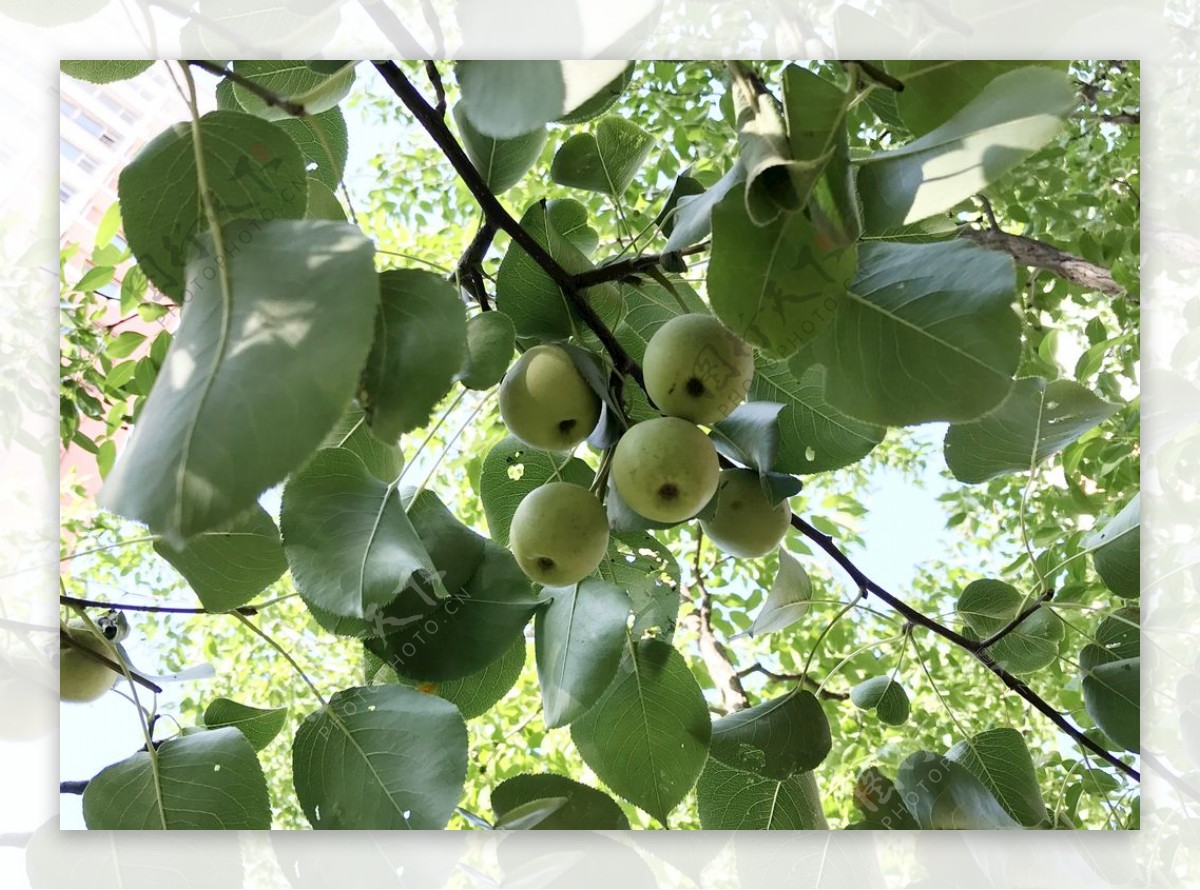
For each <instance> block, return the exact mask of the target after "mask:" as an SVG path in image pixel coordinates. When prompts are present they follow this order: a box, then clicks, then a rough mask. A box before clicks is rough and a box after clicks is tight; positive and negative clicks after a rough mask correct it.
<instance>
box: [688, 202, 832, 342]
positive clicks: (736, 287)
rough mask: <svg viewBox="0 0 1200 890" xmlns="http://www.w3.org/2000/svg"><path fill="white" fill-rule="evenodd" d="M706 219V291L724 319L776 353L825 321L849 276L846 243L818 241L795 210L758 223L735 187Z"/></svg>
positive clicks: (819, 328) (821, 327) (822, 326)
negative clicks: (709, 232)
mask: <svg viewBox="0 0 1200 890" xmlns="http://www.w3.org/2000/svg"><path fill="white" fill-rule="evenodd" d="M712 225H713V249H712V261H711V262H710V264H709V269H708V294H709V299H710V300H711V302H712V307H713V311H714V312H715V313H716V315H717V317H718V318H720V319H721V321H723V322H724V323H725V326H726V327H728V328H729V329H730V330H731V331H733V332H734V333H735V334H737V335H738V336H740V337H742V338H743V339H745V340H747V341H748V342H750V343H753V344H754V345H755V346H759V347H761V348H762V349H764V350H765V351H766V352H767V353H768V354H769V355H771V356H773V357H776V358H787V357H788V356H789V355H791V354H793V353H794V352H796V351H797V350H798V349H800V348H801V347H802V346H804V345H806V344H807V343H809V342H810V341H811V340H812V339H813V338H814V337H816V336H817V335H818V334H819V333H821V331H822V330H824V329H825V327H826V326H827V325H828V324H829V323H830V321H831V320H832V319H833V318H834V314H835V313H836V312H837V309H838V306H839V305H840V304H841V303H842V302H843V300H844V298H845V296H846V293H847V290H848V289H849V288H850V286H851V282H852V281H853V279H854V270H855V266H856V251H855V250H854V249H853V248H840V247H823V246H822V244H821V242H822V241H823V239H822V238H820V237H819V236H818V234H817V232H816V230H815V229H814V228H813V227H812V224H811V223H810V222H809V221H808V220H807V219H805V217H804V216H803V215H802V214H798V213H796V214H790V215H788V216H784V217H781V218H779V219H776V220H775V221H774V222H771V223H770V224H767V225H758V224H756V223H754V222H753V220H752V219H751V217H749V216H747V214H746V208H745V204H744V202H743V201H742V199H741V196H740V195H739V194H738V193H736V192H734V193H731V194H730V195H728V196H727V197H726V198H725V200H723V201H722V202H721V203H720V204H719V205H718V206H717V207H716V209H715V210H713V217H712Z"/></svg>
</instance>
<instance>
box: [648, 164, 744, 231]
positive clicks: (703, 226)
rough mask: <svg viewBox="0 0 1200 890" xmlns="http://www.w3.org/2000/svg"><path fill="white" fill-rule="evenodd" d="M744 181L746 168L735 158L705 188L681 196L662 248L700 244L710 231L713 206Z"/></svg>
mask: <svg viewBox="0 0 1200 890" xmlns="http://www.w3.org/2000/svg"><path fill="white" fill-rule="evenodd" d="M745 181H746V168H745V167H744V166H742V161H741V158H739V159H738V160H737V161H735V162H734V164H733V166H732V167H730V168H729V170H728V171H726V173H725V175H724V176H722V177H721V178H720V179H718V180H717V181H716V182H715V183H713V185H712V186H711V187H710V188H708V189H707V190H706V191H704V192H701V193H700V194H698V195H685V196H682V197H680V199H679V201H678V203H677V204H676V209H675V214H674V217H673V218H674V220H675V223H674V226H673V227H672V229H671V235H670V237H669V238H668V239H667V245H666V247H665V248H664V250H665V251H666V252H667V253H671V252H672V251H676V250H683V249H684V248H685V247H691V246H692V245H693V244H699V243H700V242H701V241H703V240H704V239H705V238H706V237H707V236H708V233H709V232H711V231H712V213H713V208H714V207H716V206H717V205H718V204H720V203H721V202H722V201H724V200H725V197H726V195H728V194H729V193H730V192H731V191H733V190H734V188H735V187H736V186H738V185H741V183H743V182H745Z"/></svg>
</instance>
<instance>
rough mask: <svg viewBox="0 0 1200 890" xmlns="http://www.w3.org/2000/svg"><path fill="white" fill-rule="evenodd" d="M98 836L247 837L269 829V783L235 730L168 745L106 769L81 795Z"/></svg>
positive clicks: (185, 737) (189, 737) (182, 738)
mask: <svg viewBox="0 0 1200 890" xmlns="http://www.w3.org/2000/svg"><path fill="white" fill-rule="evenodd" d="M83 819H84V821H85V822H86V823H87V827H88V828H89V829H92V830H93V831H96V830H99V831H121V830H135V831H143V830H146V829H155V830H163V829H168V830H174V831H178V830H195V829H210V830H211V829H221V830H243V829H246V830H249V829H267V828H270V827H271V809H270V803H269V801H268V800H267V780H266V778H265V777H264V776H263V771H262V767H261V766H260V765H259V763H258V758H257V757H256V756H255V754H254V748H253V747H251V745H250V742H249V741H247V740H246V737H245V736H244V735H242V733H240V732H238V731H237V730H236V729H233V728H231V727H230V728H225V729H212V730H206V731H204V732H194V733H188V734H187V735H181V736H176V737H175V738H173V739H168V740H167V741H165V742H163V743H162V744H161V745H159V746H158V748H157V750H156V751H155V754H154V756H153V757H151V756H150V754H148V753H147V752H145V751H139V752H138V753H137V754H134V755H133V756H132V757H130V758H128V759H126V760H122V761H121V762H120V763H114V764H113V765H112V766H109V767H105V768H104V769H102V770H101V771H100V772H99V774H97V775H96V777H95V778H93V779H92V780H91V781H90V782H88V785H87V788H86V789H85V790H84V792H83Z"/></svg>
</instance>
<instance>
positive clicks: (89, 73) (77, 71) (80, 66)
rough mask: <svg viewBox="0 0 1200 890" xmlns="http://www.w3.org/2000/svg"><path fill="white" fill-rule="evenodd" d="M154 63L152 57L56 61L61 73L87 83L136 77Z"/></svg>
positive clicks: (110, 81) (109, 81)
mask: <svg viewBox="0 0 1200 890" xmlns="http://www.w3.org/2000/svg"><path fill="white" fill-rule="evenodd" d="M153 64H154V60H153V59H148V60H147V59H118V60H115V61H111V62H109V61H100V60H95V59H64V60H63V61H61V62H59V63H58V67H59V69H60V70H61V71H62V73H63V74H68V75H70V76H71V77H74V78H76V79H77V80H86V81H88V82H89V83H112V82H113V81H117V80H128V79H129V78H131V77H137V76H138V75H139V74H141V73H142V72H143V71H146V70H148V69H149V68H150V66H151V65H153Z"/></svg>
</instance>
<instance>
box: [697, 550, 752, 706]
mask: <svg viewBox="0 0 1200 890" xmlns="http://www.w3.org/2000/svg"><path fill="white" fill-rule="evenodd" d="M703 542H704V537H703V534H701V535H700V536H698V538H697V540H696V559H695V561H694V563H693V573H694V576H695V583H696V589H697V590H699V591H700V597H699V599H698V600H697V601H696V611H695V612H694V613H692V616H694V618H695V624H696V632H697V636H698V637H699V644H700V657H701V658H702V659H704V666H705V667H706V668H708V675H709V676H710V677H712V681H713V685H715V686H716V687H717V691H718V692H719V693H720V694H721V704H722V705H723V706H724V708H725V712H726V713H727V714H732V713H733V712H734V711H741V710H744V709H745V708H747V707H749V706H750V699H748V698H747V697H746V690H745V689H744V688H742V680H741V677H740V676H739V674H738V672H737V671H736V670H735V669H734V667H733V660H732V659H731V658H730V657H729V651H728V650H727V649H726V648H725V646H724V645H722V643H721V642H720V641H719V640H718V639H717V637H716V634H714V633H713V629H712V599H711V598H710V597H709V595H708V588H707V587H705V586H704V579H703V578H702V577H701V574H700V550H701V545H702V544H703ZM692 616H689V617H692Z"/></svg>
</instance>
